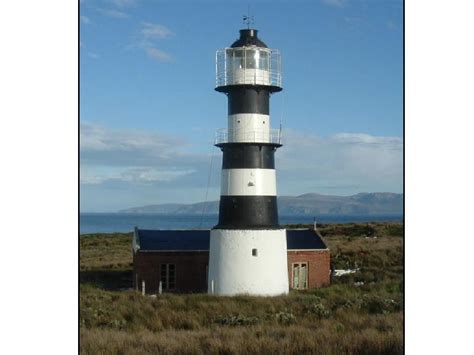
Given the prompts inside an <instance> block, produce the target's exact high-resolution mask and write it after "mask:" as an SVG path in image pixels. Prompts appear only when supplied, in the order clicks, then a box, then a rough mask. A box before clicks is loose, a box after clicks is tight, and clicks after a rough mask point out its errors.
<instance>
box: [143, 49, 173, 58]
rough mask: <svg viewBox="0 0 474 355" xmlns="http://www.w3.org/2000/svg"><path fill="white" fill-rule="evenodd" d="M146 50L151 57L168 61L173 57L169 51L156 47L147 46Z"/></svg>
mask: <svg viewBox="0 0 474 355" xmlns="http://www.w3.org/2000/svg"><path fill="white" fill-rule="evenodd" d="M145 51H146V54H148V56H149V57H150V58H153V59H156V60H158V61H168V60H170V59H171V56H170V55H169V54H168V53H166V52H163V51H161V50H159V49H157V48H154V47H147V48H145Z"/></svg>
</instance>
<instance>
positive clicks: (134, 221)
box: [79, 213, 403, 234]
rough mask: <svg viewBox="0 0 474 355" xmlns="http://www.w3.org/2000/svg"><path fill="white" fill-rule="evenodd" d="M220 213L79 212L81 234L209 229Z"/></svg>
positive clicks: (300, 218) (294, 219)
mask: <svg viewBox="0 0 474 355" xmlns="http://www.w3.org/2000/svg"><path fill="white" fill-rule="evenodd" d="M402 218H403V217H402V216H400V215H372V216H370V215H365V216H360V215H358V216H347V215H345V216H338V215H334V216H332V215H325V216H319V217H318V216H316V221H317V222H318V223H351V222H371V221H401V220H402ZM217 219H218V216H217V215H215V214H207V215H202V216H201V215H172V214H150V213H146V214H145V213H143V214H141V213H81V214H80V215H79V229H80V234H88V233H113V232H131V231H133V229H134V227H135V226H136V227H138V228H141V229H196V228H203V229H209V228H212V227H213V226H215V225H216V224H217ZM313 219H314V216H310V215H294V216H285V215H281V216H280V224H282V225H283V224H296V223H306V224H308V223H313Z"/></svg>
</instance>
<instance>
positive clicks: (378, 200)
mask: <svg viewBox="0 0 474 355" xmlns="http://www.w3.org/2000/svg"><path fill="white" fill-rule="evenodd" d="M203 211H204V213H209V214H217V213H218V212H219V201H209V202H198V203H193V204H179V203H172V204H156V205H148V206H141V207H132V208H128V209H124V210H121V211H118V212H119V213H166V214H200V213H202V212H203ZM278 211H279V213H280V214H285V215H305V214H307V215H377V214H383V215H391V214H393V215H402V213H403V194H396V193H389V192H375V193H359V194H356V195H352V196H333V195H321V194H316V193H307V194H304V195H300V196H280V197H278Z"/></svg>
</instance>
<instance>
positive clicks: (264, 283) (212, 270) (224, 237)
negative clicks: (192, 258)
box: [208, 28, 288, 296]
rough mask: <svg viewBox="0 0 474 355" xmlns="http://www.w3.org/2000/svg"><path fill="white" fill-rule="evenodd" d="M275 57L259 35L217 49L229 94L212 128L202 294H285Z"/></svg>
mask: <svg viewBox="0 0 474 355" xmlns="http://www.w3.org/2000/svg"><path fill="white" fill-rule="evenodd" d="M281 82H282V76H281V57H280V53H279V51H278V50H275V49H270V48H268V47H267V45H266V44H265V43H264V42H263V41H262V40H261V39H259V38H258V36H257V30H255V29H250V28H249V29H243V30H240V38H239V39H238V40H236V41H235V42H234V43H233V44H232V45H231V46H230V47H228V48H225V49H221V50H218V51H217V52H216V88H215V90H216V91H218V92H221V93H224V94H226V96H227V100H228V125H227V128H226V129H221V130H219V131H218V132H217V134H216V141H215V145H216V146H217V147H219V148H220V149H221V151H222V153H223V159H222V175H221V196H220V203H219V222H218V224H217V225H216V226H215V227H214V228H213V229H212V230H211V233H210V249H209V273H208V292H209V293H212V294H216V295H237V294H249V295H261V296H275V295H281V294H286V293H288V265H287V240H286V230H285V229H284V228H282V227H281V226H280V225H279V221H278V207H277V189H276V172H275V152H276V150H277V148H279V147H281V146H282V144H281V131H280V129H271V124H270V95H271V94H273V93H276V92H279V91H281V90H282V84H281Z"/></svg>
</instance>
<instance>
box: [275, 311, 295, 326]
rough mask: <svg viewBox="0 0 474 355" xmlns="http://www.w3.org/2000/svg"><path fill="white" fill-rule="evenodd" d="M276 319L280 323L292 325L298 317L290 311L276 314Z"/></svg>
mask: <svg viewBox="0 0 474 355" xmlns="http://www.w3.org/2000/svg"><path fill="white" fill-rule="evenodd" d="M275 319H276V321H277V322H278V323H279V324H283V325H290V324H294V323H296V317H295V316H294V315H293V313H289V312H278V313H277V314H275Z"/></svg>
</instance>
